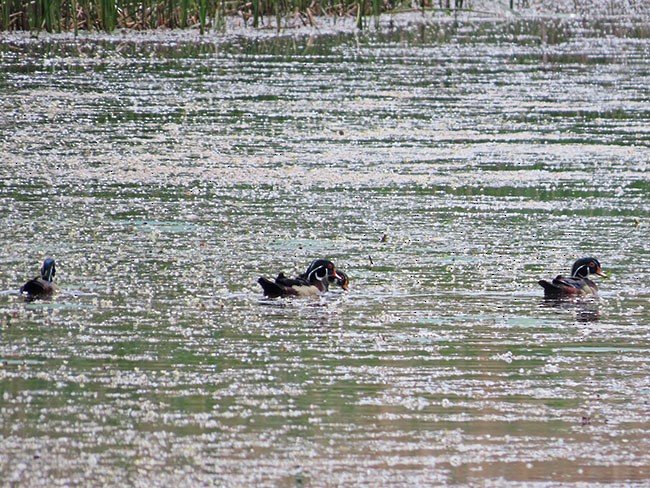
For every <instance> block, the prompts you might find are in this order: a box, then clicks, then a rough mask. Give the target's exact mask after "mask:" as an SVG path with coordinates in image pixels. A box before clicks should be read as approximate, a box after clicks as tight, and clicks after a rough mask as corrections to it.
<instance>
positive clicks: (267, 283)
mask: <svg viewBox="0 0 650 488" xmlns="http://www.w3.org/2000/svg"><path fill="white" fill-rule="evenodd" d="M257 282H258V283H259V284H260V286H261V287H262V289H263V290H264V295H265V296H267V297H270V298H278V297H281V296H282V295H283V288H282V287H281V286H280V285H278V284H277V283H273V282H272V281H271V280H267V279H266V278H264V277H260V279H259V280H257Z"/></svg>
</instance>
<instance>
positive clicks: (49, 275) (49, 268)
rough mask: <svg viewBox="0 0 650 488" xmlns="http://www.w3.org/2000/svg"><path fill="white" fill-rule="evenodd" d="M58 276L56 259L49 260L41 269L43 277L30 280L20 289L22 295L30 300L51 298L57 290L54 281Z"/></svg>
mask: <svg viewBox="0 0 650 488" xmlns="http://www.w3.org/2000/svg"><path fill="white" fill-rule="evenodd" d="M54 275H56V263H55V261H54V258H47V259H46V260H45V261H44V262H43V267H42V268H41V276H39V277H37V278H34V279H33V280H29V281H28V282H27V283H25V284H24V285H23V286H21V287H20V293H21V295H26V298H27V299H28V300H34V299H36V298H44V297H48V296H50V295H51V294H52V293H54V291H55V290H56V288H55V286H54V285H53V284H52V280H53V279H54Z"/></svg>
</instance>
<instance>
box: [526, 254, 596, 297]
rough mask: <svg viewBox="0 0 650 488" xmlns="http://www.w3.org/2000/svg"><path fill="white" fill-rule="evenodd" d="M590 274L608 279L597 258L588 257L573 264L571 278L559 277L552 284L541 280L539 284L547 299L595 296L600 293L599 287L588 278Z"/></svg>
mask: <svg viewBox="0 0 650 488" xmlns="http://www.w3.org/2000/svg"><path fill="white" fill-rule="evenodd" d="M590 274H596V275H599V276H604V277H607V275H606V274H605V273H603V272H602V271H601V269H600V263H599V262H598V260H597V259H596V258H592V257H586V258H581V259H578V260H577V261H576V262H575V263H573V268H572V269H571V276H570V277H566V276H562V275H558V276H556V277H555V278H554V279H553V281H552V282H548V281H546V280H540V281H539V284H540V285H541V286H542V287H543V288H544V297H545V298H564V297H577V296H584V295H595V294H596V293H597V292H598V285H596V283H594V282H593V281H591V280H590V279H589V278H588V276H589V275H590Z"/></svg>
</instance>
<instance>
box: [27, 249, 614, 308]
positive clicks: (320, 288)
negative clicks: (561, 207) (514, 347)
mask: <svg viewBox="0 0 650 488" xmlns="http://www.w3.org/2000/svg"><path fill="white" fill-rule="evenodd" d="M592 274H595V275H599V276H607V275H606V274H605V273H603V272H602V270H601V267H600V263H599V262H598V260H597V259H596V258H592V257H586V258H581V259H578V260H577V261H576V262H575V263H573V268H572V269H571V276H568V277H565V276H562V275H558V276H556V277H555V278H554V279H553V280H552V281H546V280H540V281H539V284H540V285H541V286H542V288H544V297H545V298H565V297H576V296H584V295H593V294H595V293H596V292H597V291H598V285H596V283H594V282H593V281H592V280H590V279H589V275H592ZM55 275H56V264H55V262H54V259H53V258H47V259H46V260H45V262H44V263H43V267H42V268H41V276H40V277H38V278H34V279H33V280H29V281H28V282H27V283H25V284H24V285H23V286H22V287H21V288H20V293H21V294H24V295H26V296H27V298H28V299H32V300H33V299H35V298H42V297H47V296H49V295H51V294H52V293H53V292H54V290H55V288H54V285H53V284H52V280H53V279H54V276H55ZM257 282H258V283H259V284H260V286H261V287H262V289H263V290H264V295H265V296H267V297H270V298H278V297H291V296H297V297H317V296H319V295H320V294H321V293H322V292H325V291H327V290H328V289H329V285H330V284H336V285H338V286H340V287H341V288H343V289H344V290H347V289H348V285H349V283H350V282H349V279H348V276H347V275H346V274H345V273H344V272H343V271H341V270H337V269H336V266H334V263H332V262H331V261H328V260H326V259H316V260H315V261H313V262H312V263H311V264H310V265H309V267H308V268H307V271H305V272H304V273H302V274H300V275H298V276H296V277H295V278H287V277H286V276H285V275H284V273H280V274H279V275H278V276H277V278H275V280H274V281H271V280H269V279H266V278H264V277H262V278H260V279H259V280H257Z"/></svg>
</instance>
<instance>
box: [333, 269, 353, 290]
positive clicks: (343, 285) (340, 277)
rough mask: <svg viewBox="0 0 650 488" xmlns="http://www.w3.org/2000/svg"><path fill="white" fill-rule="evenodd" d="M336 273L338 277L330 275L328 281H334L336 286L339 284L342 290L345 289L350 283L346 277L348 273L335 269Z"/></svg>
mask: <svg viewBox="0 0 650 488" xmlns="http://www.w3.org/2000/svg"><path fill="white" fill-rule="evenodd" d="M336 274H337V276H338V278H337V277H334V276H330V278H329V281H330V283H336V284H337V285H338V286H340V287H341V288H343V289H344V290H347V289H348V286H349V285H350V279H349V278H348V275H346V274H345V273H344V272H343V271H341V270H340V269H337V270H336Z"/></svg>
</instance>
